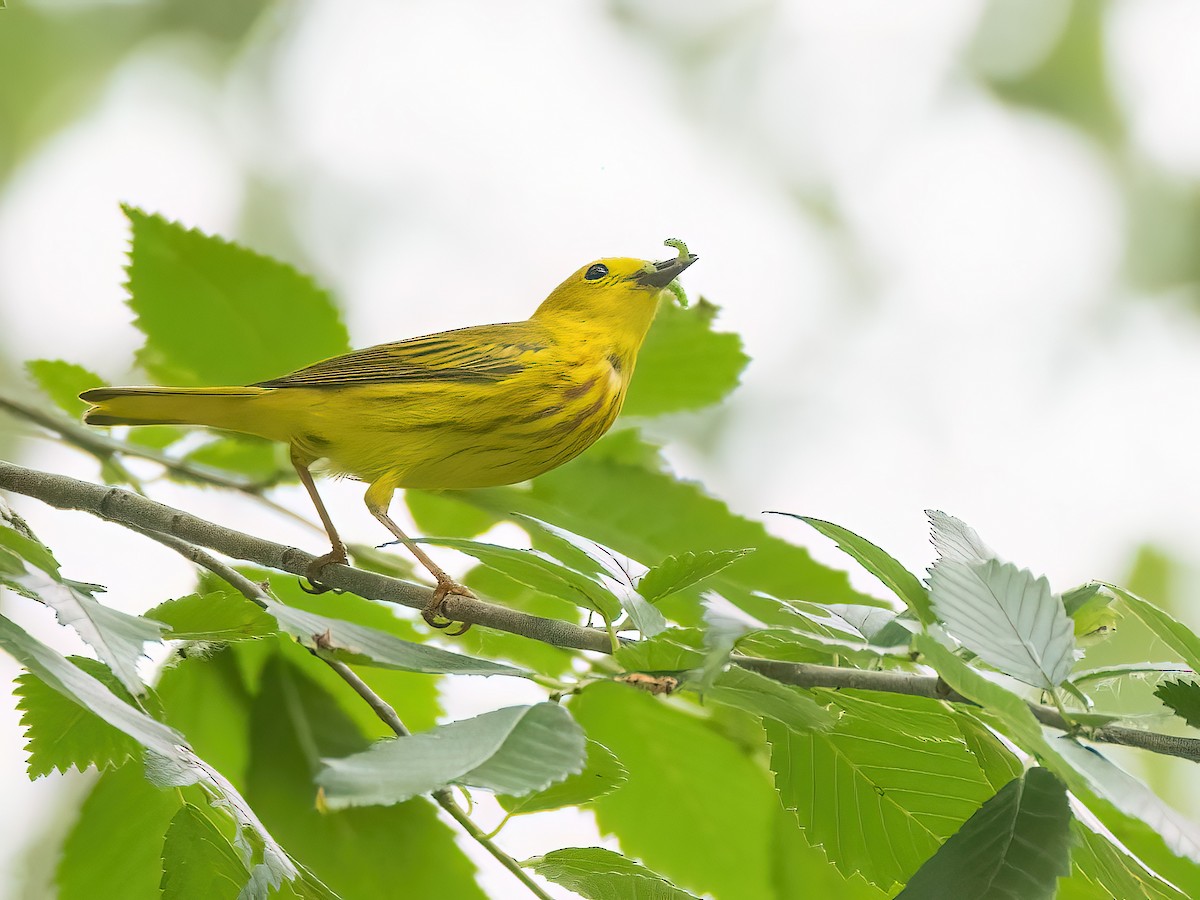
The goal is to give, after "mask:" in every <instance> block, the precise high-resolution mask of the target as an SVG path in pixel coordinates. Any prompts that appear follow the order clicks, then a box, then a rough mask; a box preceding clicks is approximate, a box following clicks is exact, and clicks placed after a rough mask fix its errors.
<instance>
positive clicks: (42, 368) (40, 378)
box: [25, 359, 106, 419]
mask: <svg viewBox="0 0 1200 900" xmlns="http://www.w3.org/2000/svg"><path fill="white" fill-rule="evenodd" d="M25 371H26V373H28V375H29V377H30V378H31V379H33V381H34V383H35V384H37V386H38V387H39V388H41V389H42V392H43V393H44V394H45V395H46V396H47V397H49V398H50V399H51V400H53V401H54V402H55V403H56V404H58V407H59V409H61V410H63V411H64V412H65V413H67V414H68V415H69V416H70V417H71V418H72V419H78V418H79V417H80V416H82V415H83V411H84V410H85V409H87V406H88V405H87V404H86V403H84V402H83V401H82V400H80V399H79V395H80V394H81V393H82V392H83V391H86V390H87V389H88V388H94V387H103V386H104V385H105V384H106V382H105V381H104V379H102V378H101V377H100V376H99V375H97V374H96V373H95V372H92V371H91V370H89V369H85V368H84V367H83V366H78V365H76V364H75V363H69V362H64V361H63V360H61V359H31V360H29V361H28V362H27V363H25Z"/></svg>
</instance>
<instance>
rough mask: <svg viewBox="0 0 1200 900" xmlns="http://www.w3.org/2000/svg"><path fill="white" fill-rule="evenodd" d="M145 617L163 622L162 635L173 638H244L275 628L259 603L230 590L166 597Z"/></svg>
mask: <svg viewBox="0 0 1200 900" xmlns="http://www.w3.org/2000/svg"><path fill="white" fill-rule="evenodd" d="M146 618H148V619H153V620H154V621H156V622H162V623H163V624H164V625H166V626H167V634H166V637H168V638H170V639H172V640H176V641H245V640H253V639H255V638H262V637H267V636H268V635H272V634H275V633H276V632H277V631H278V630H279V627H278V625H276V623H275V620H274V619H273V618H271V616H270V615H268V614H267V613H266V612H264V611H263V609H262V608H261V607H259V606H258V605H256V604H254V603H252V602H251V601H249V600H247V599H246V598H245V597H243V596H242V595H241V594H239V593H237V592H236V591H232V590H230V591H213V592H211V593H208V594H203V595H201V594H188V596H186V597H180V598H179V599H177V600H168V601H167V602H166V603H160V604H159V605H158V606H156V607H154V608H153V609H151V610H148V611H147V612H146Z"/></svg>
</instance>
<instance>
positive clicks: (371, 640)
mask: <svg viewBox="0 0 1200 900" xmlns="http://www.w3.org/2000/svg"><path fill="white" fill-rule="evenodd" d="M266 612H267V613H268V614H269V615H271V616H273V617H274V619H275V621H277V622H278V623H279V625H280V627H281V628H283V629H284V630H286V631H287V632H288V633H289V634H292V635H295V636H296V637H297V638H299V639H300V640H301V642H303V643H304V644H305V645H306V646H309V647H314V648H316V649H318V650H320V651H321V652H322V653H327V654H330V655H332V656H334V657H336V658H338V659H341V660H343V661H344V662H348V663H358V664H361V665H369V666H382V667H384V668H388V669H399V670H401V671H404V672H426V673H430V674H454V675H514V676H524V675H526V674H528V673H526V672H524V671H522V670H521V669H514V668H513V667H512V666H506V665H504V664H503V663H497V662H491V661H490V660H486V659H476V658H474V657H472V656H463V655H462V654H460V653H452V652H450V651H449V650H442V649H440V648H438V647H434V646H431V645H428V644H415V643H413V642H411V641H405V640H401V639H400V638H398V637H395V636H393V635H391V634H388V633H387V632H385V631H380V630H379V629H376V628H371V627H369V626H366V625H356V624H355V623H353V622H347V621H345V620H344V619H333V618H330V617H329V616H322V615H318V614H317V613H312V612H308V611H307V610H303V609H296V608H295V607H292V606H285V605H284V604H282V603H279V602H278V601H275V600H271V601H268V602H267V608H266Z"/></svg>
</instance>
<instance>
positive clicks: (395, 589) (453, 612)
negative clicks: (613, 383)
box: [0, 461, 1200, 762]
mask: <svg viewBox="0 0 1200 900" xmlns="http://www.w3.org/2000/svg"><path fill="white" fill-rule="evenodd" d="M0 488H4V489H6V490H10V491H13V492H15V493H18V494H24V495H25V496H28V497H33V498H35V499H38V500H41V501H42V502H44V503H47V504H49V505H50V506H53V507H56V508H58V509H79V510H83V511H85V512H89V513H91V514H92V515H95V516H98V517H100V518H102V519H106V520H108V521H111V522H116V523H118V524H121V525H124V526H126V527H128V528H132V529H134V530H137V531H141V532H145V531H155V532H160V533H162V534H167V535H173V536H175V537H177V538H181V539H182V540H183V541H185V542H187V543H190V544H198V545H200V546H202V547H207V548H209V549H211V550H216V551H217V552H219V553H221V554H223V555H225V556H228V557H231V558H234V559H242V560H246V561H248V562H253V563H257V564H258V565H262V566H266V567H267V568H271V569H277V570H280V571H283V572H291V573H292V574H295V575H303V574H305V572H306V571H307V568H308V565H309V564H310V563H311V562H312V560H313V559H314V557H313V556H311V555H310V554H308V553H305V552H303V551H301V550H297V549H296V548H294V547H285V546H283V545H281V544H275V543H272V542H271V541H267V540H263V539H262V538H257V537H253V536H252V535H248V534H243V533H242V532H239V531H235V530H233V529H230V528H224V527H222V526H220V525H214V524H213V523H211V522H207V521H205V520H204V519H199V518H197V517H195V516H192V515H189V514H187V513H184V512H181V511H179V510H177V509H173V508H172V507H169V506H165V505H163V504H161V503H156V502H155V501H153V500H148V499H146V498H145V497H141V496H139V495H137V494H134V493H131V492H130V491H126V490H123V489H121V488H110V487H105V486H102V485H97V484H91V483H90V482H86V481H79V480H77V479H74V478H68V477H67V476H65V475H53V474H50V473H47V472H39V471H37V470H35V469H28V468H25V467H24V466H18V465H14V464H13V463H8V462H3V461H0ZM321 581H322V583H323V584H327V585H329V586H330V587H334V588H340V589H344V590H348V591H350V592H351V593H354V594H357V595H359V596H360V597H366V598H368V599H371V600H378V601H382V602H386V603H397V604H400V605H402V606H408V607H411V608H412V609H424V607H425V605H426V604H427V603H428V601H429V598H430V596H431V595H432V589H430V588H427V587H422V586H419V585H416V584H412V583H410V582H406V581H401V580H400V579H398V578H390V577H388V576H386V575H377V574H375V573H373V572H364V571H363V570H361V569H354V568H351V567H350V566H341V565H335V566H327V567H326V568H325V569H324V570H322V573H321ZM444 612H445V614H446V615H447V617H448V618H452V619H454V620H455V621H458V622H470V623H472V624H474V625H483V626H486V627H489V628H495V629H497V630H499V631H507V632H510V633H512V634H518V635H522V636H523V637H527V638H531V639H533V640H538V641H542V642H543V643H547V644H553V645H555V646H557V647H567V648H571V649H576V650H591V651H593V652H596V653H610V652H611V651H612V648H611V646H610V644H609V639H608V635H607V633H606V632H604V631H603V630H600V629H595V628H584V627H582V626H579V625H575V624H573V623H570V622H562V621H559V620H555V619H545V618H542V617H540V616H531V615H529V614H528V613H523V612H518V611H517V610H512V609H507V608H505V607H503V606H498V605H496V604H494V603H488V602H486V601H483V600H476V599H473V598H468V597H460V596H457V595H451V596H450V597H448V598H447V599H446V602H445V605H444ZM732 661H733V662H734V663H735V664H736V665H739V666H742V667H744V668H747V669H752V670H754V671H756V672H759V673H760V674H762V675H765V676H767V677H768V678H772V679H774V680H776V681H780V682H783V683H785V684H794V685H797V686H799V687H806V688H812V687H826V688H853V689H857V690H866V691H880V692H884V693H893V694H911V695H915V696H919V697H929V698H931V699H935V700H949V701H950V702H954V703H971V701H970V700H968V699H967V698H965V697H962V696H960V695H958V694H956V693H954V692H953V691H949V690H948V689H947V688H946V686H945V684H943V683H942V682H941V681H940V680H939V679H938V678H937V676H935V675H913V674H909V673H906V672H879V671H870V670H866V669H850V668H841V667H838V666H822V665H816V664H813V663H791V662H782V661H779V660H770V659H759V658H757V657H749V656H741V655H738V654H735V655H734V656H733V658H732ZM1028 705H1029V708H1030V710H1031V711H1032V712H1033V714H1034V715H1035V716H1036V717H1037V719H1038V721H1040V722H1042V723H1043V724H1045V725H1048V726H1050V727H1052V728H1057V729H1060V730H1063V731H1069V730H1072V729H1073V726H1072V725H1071V724H1070V723H1068V722H1066V721H1064V719H1063V717H1062V716H1061V715H1060V714H1059V712H1058V711H1057V710H1055V709H1052V708H1051V707H1047V706H1041V705H1039V704H1036V703H1030V704H1028ZM1083 733H1084V734H1086V736H1087V738H1088V739H1089V740H1092V741H1096V742H1101V743H1109V744H1120V745H1122V746H1127V747H1136V748H1138V749H1142V750H1149V751H1151V752H1153V753H1160V754H1165V755H1169V756H1178V757H1180V758H1182V759H1188V760H1191V761H1193V762H1200V739H1196V738H1185V737H1175V736H1173V735H1166V734H1159V733H1156V732H1149V731H1139V730H1137V729H1133V728H1122V727H1119V726H1112V725H1109V726H1103V727H1100V728H1088V729H1085V730H1084V732H1083Z"/></svg>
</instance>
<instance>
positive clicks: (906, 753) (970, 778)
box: [763, 710, 991, 890]
mask: <svg viewBox="0 0 1200 900" xmlns="http://www.w3.org/2000/svg"><path fill="white" fill-rule="evenodd" d="M934 716H939V714H937V713H934V712H932V711H928V712H927V715H926V717H925V718H926V720H927V721H933V720H934V718H933V717H934ZM939 718H940V721H939V722H938V724H937V725H936V726H934V728H933V730H926V729H925V728H919V727H917V726H911V725H910V726H908V727H906V728H904V729H903V730H898V729H897V728H895V727H894V725H893V724H891V723H888V722H886V721H879V720H878V719H877V718H876V717H875V716H873V715H863V714H861V713H860V712H859V711H858V710H854V711H847V712H846V713H845V714H844V715H843V716H842V717H841V718H840V719H839V720H838V722H837V724H836V725H835V726H834V728H833V729H832V730H829V731H808V732H795V731H791V730H789V729H786V728H784V727H783V726H781V725H778V724H776V723H774V722H772V721H770V720H766V721H765V722H764V723H763V724H764V725H765V726H766V731H767V739H768V740H769V741H770V743H771V770H772V771H773V772H774V773H775V783H776V788H777V789H778V791H779V796H780V798H781V799H782V801H783V805H784V806H785V807H786V808H787V809H789V810H792V811H793V812H794V813H795V815H796V817H797V820H798V821H799V822H800V825H801V827H803V828H804V830H805V834H806V836H807V837H808V839H809V841H811V842H812V843H815V844H821V845H823V846H824V848H825V853H826V855H827V856H828V857H829V859H830V861H831V862H832V863H833V864H834V865H835V866H837V868H838V870H839V871H840V872H841V873H842V874H843V875H846V876H849V875H851V874H853V873H854V872H861V873H862V875H863V877H864V878H866V879H867V881H869V882H871V883H872V884H874V885H876V886H877V887H880V888H881V889H883V890H887V889H889V888H890V887H891V886H892V885H893V884H895V883H903V882H904V881H906V880H907V879H908V878H909V877H910V876H911V875H912V873H913V872H915V871H916V870H917V869H918V867H919V866H920V865H921V863H922V862H924V861H925V860H926V859H927V858H928V857H929V856H931V855H932V854H933V853H934V851H936V850H937V848H938V846H939V845H940V844H941V843H942V841H943V840H945V839H946V838H947V837H949V836H950V835H951V834H952V833H953V832H954V831H955V830H956V829H957V828H958V826H959V825H960V824H961V823H962V822H964V821H966V820H967V818H969V817H970V816H971V814H972V813H974V811H975V810H976V809H978V808H979V806H980V805H981V804H982V803H983V802H984V800H986V799H987V798H988V797H989V796H990V795H991V786H990V785H989V784H988V782H987V780H986V779H985V778H984V776H983V772H982V771H981V770H980V768H979V764H978V763H977V762H976V761H975V758H974V756H973V755H972V754H971V753H970V752H969V751H968V750H967V748H966V747H965V746H964V745H963V743H962V742H961V741H960V740H958V739H957V735H958V730H957V727H956V726H955V724H954V723H953V721H952V719H951V717H950V716H949V715H947V714H944V713H942V714H940V716H939ZM918 735H920V736H918ZM934 736H938V737H940V738H941V739H938V740H931V739H930V738H931V737H934ZM932 772H936V773H937V778H936V780H934V781H931V780H930V778H929V773H932Z"/></svg>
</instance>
